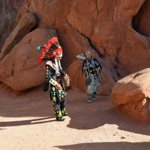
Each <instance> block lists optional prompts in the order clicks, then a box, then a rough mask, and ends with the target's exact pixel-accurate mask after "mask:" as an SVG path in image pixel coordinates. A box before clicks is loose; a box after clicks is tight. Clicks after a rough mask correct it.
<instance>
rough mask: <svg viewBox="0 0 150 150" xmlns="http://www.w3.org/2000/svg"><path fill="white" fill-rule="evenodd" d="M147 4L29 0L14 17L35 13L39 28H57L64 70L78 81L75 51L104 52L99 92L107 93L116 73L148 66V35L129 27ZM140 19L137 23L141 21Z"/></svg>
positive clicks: (120, 73)
mask: <svg viewBox="0 0 150 150" xmlns="http://www.w3.org/2000/svg"><path fill="white" fill-rule="evenodd" d="M147 3H148V2H146V1H144V0H136V1H131V0H126V1H118V0H113V1H106V0H97V1H96V0H94V1H89V2H88V3H87V0H82V1H81V0H76V1H66V0H61V1H59V0H55V1H45V0H43V1H40V0H32V1H30V0H28V1H26V3H23V4H24V6H25V7H23V5H22V7H20V10H18V11H17V12H18V14H17V18H20V16H22V14H24V12H32V13H34V14H36V16H37V18H38V20H39V26H40V27H43V28H46V29H47V28H55V29H57V31H58V35H59V39H60V43H61V45H62V47H63V49H64V60H63V66H65V67H66V69H68V68H72V69H71V71H69V72H71V78H73V77H74V76H72V75H74V74H76V76H77V77H79V79H78V80H82V76H81V73H80V72H77V68H78V67H79V66H78V65H77V66H78V67H77V66H75V65H76V62H75V61H76V58H75V56H76V55H77V54H79V53H81V52H83V51H85V50H87V49H89V48H94V49H96V50H97V51H98V52H101V53H102V54H104V56H105V57H104V58H103V64H109V65H108V66H107V67H106V66H105V65H104V70H105V71H104V74H105V73H106V72H107V73H106V74H107V77H104V80H103V82H105V83H103V84H102V88H104V89H105V90H102V91H103V92H104V93H109V92H110V91H111V87H112V86H113V83H114V82H115V80H116V74H117V75H118V77H119V78H121V77H123V76H125V75H127V74H129V73H132V72H135V71H139V70H141V69H143V68H146V67H149V65H150V63H149V62H150V61H149V59H150V53H149V50H150V49H149V47H150V45H149V38H148V37H145V36H143V35H141V34H140V33H138V32H136V31H135V30H134V29H133V27H132V18H133V17H134V16H135V15H136V14H138V13H140V11H141V10H140V9H141V7H142V6H143V5H144V8H143V9H146V10H148V9H147V7H148V8H149V5H147ZM145 5H147V7H145ZM16 8H17V6H16ZM16 10H17V9H16ZM146 12H148V11H146ZM144 16H145V15H144ZM146 16H147V18H148V16H149V14H148V13H146ZM139 21H140V22H139V24H140V23H142V22H141V21H143V20H142V19H141V20H139ZM143 23H144V24H145V21H144V22H143ZM143 23H142V27H143ZM146 27H147V28H146V30H145V31H144V32H149V31H148V30H147V29H148V27H149V24H147V25H146ZM145 35H146V34H145ZM131 58H132V59H131ZM73 68H75V69H73ZM69 70H70V69H69ZM104 76H106V75H104ZM114 77H115V78H114ZM73 79H74V78H73ZM107 79H109V80H107ZM76 82H78V81H77V80H74V81H73V85H77V87H79V88H83V87H84V85H83V84H78V83H76ZM109 85H110V86H109ZM106 87H107V88H106ZM108 91H109V92H108Z"/></svg>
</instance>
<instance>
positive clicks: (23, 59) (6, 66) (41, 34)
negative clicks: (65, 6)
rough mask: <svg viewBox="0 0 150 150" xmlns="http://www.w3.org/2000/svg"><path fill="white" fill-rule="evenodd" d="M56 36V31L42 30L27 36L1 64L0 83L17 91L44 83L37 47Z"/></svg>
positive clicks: (42, 68)
mask: <svg viewBox="0 0 150 150" xmlns="http://www.w3.org/2000/svg"><path fill="white" fill-rule="evenodd" d="M54 35H56V32H55V31H54V30H45V29H42V28H39V29H36V30H34V31H33V32H31V33H29V34H27V35H26V36H25V37H24V38H23V40H21V41H20V42H19V43H18V44H17V45H16V46H15V47H14V48H13V49H12V50H11V52H10V53H9V54H7V55H6V56H5V57H4V59H3V60H2V61H1V62H0V81H1V82H3V83H5V84H7V85H8V86H10V87H11V88H12V89H14V90H17V91H22V90H26V89H28V88H31V87H34V86H37V85H39V84H41V83H43V81H44V80H45V76H44V66H43V64H41V65H40V64H39V63H38V58H39V56H40V52H39V51H37V50H36V47H37V46H38V45H43V44H45V43H47V41H48V40H49V39H50V38H51V37H52V36H54Z"/></svg>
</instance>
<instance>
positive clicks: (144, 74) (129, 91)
mask: <svg viewBox="0 0 150 150" xmlns="http://www.w3.org/2000/svg"><path fill="white" fill-rule="evenodd" d="M149 87H150V68H148V69H145V70H142V71H139V72H136V73H134V74H131V75H128V76H127V77H125V78H123V79H121V80H119V81H118V82H117V83H116V84H115V86H114V87H113V90H112V102H113V103H114V104H115V105H117V106H121V107H122V108H123V109H124V110H126V112H128V113H130V115H132V116H134V117H138V118H140V119H150V110H149V103H150V99H149V98H150V88H149Z"/></svg>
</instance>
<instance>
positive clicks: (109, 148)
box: [0, 85, 150, 150]
mask: <svg viewBox="0 0 150 150" xmlns="http://www.w3.org/2000/svg"><path fill="white" fill-rule="evenodd" d="M67 108H68V113H69V116H68V117H66V119H65V121H64V122H56V121H55V118H54V115H53V111H52V107H51V104H50V101H49V95H48V93H45V92H43V91H42V90H41V88H40V87H39V88H36V89H32V90H29V91H27V92H24V93H21V94H17V95H16V94H15V93H14V92H12V91H11V90H9V89H8V88H6V87H5V86H3V85H0V150H150V126H149V125H148V124H141V123H137V122H134V121H132V120H131V119H129V118H127V117H126V116H124V115H123V114H120V113H119V112H117V111H116V110H114V108H113V107H112V105H111V100H110V97H98V98H97V100H96V101H95V102H93V103H90V104H88V103H87V100H86V95H85V94H84V93H82V92H80V91H77V90H70V91H69V92H68V102H67Z"/></svg>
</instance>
